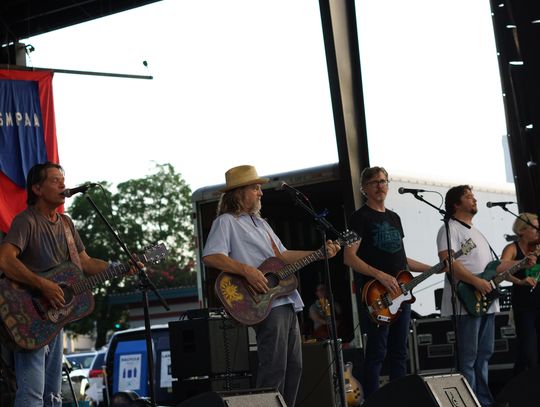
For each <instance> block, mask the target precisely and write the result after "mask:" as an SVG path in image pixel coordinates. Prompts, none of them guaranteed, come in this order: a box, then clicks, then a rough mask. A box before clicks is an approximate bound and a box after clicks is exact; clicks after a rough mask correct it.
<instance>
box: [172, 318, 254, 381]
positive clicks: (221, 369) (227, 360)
mask: <svg viewBox="0 0 540 407" xmlns="http://www.w3.org/2000/svg"><path fill="white" fill-rule="evenodd" d="M169 336H170V346H171V374H172V376H173V377H176V378H178V379H181V378H186V377H195V376H215V375H222V374H231V373H242V372H247V371H249V358H248V352H249V349H248V347H249V344H248V334H247V327H245V326H240V325H238V324H237V323H235V322H234V321H232V320H230V319H228V318H226V317H222V318H209V319H207V318H199V319H188V320H182V321H174V322H169Z"/></svg>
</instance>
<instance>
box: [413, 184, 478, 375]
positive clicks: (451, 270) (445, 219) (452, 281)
mask: <svg viewBox="0 0 540 407" xmlns="http://www.w3.org/2000/svg"><path fill="white" fill-rule="evenodd" d="M412 194H413V196H414V197H415V198H416V199H418V200H419V201H422V202H424V203H425V204H427V205H429V206H431V207H432V208H434V209H435V210H436V211H437V212H439V213H440V214H441V215H442V217H443V219H442V221H443V222H444V229H445V232H446V251H447V253H448V257H447V262H448V272H449V273H450V278H449V280H450V292H451V302H452V314H453V315H454V317H453V318H452V325H453V328H454V346H455V348H456V357H455V361H454V362H455V365H456V371H459V370H460V366H459V339H458V338H459V335H458V332H459V331H458V324H457V314H456V311H457V306H456V304H457V297H456V292H457V291H456V280H455V278H454V259H453V257H452V243H451V240H450V228H449V227H448V223H449V221H450V219H453V220H455V221H456V222H459V223H460V224H461V225H463V226H464V227H466V228H467V229H470V228H471V226H470V225H467V224H466V223H465V222H462V221H460V220H459V219H456V218H455V217H454V216H452V215H448V213H447V212H446V211H445V210H444V209H441V208H438V207H436V206H435V205H433V204H432V203H431V202H428V201H426V200H425V199H424V197H423V196H422V195H419V193H418V192H413V193H412ZM446 277H447V278H448V275H447V276H446Z"/></svg>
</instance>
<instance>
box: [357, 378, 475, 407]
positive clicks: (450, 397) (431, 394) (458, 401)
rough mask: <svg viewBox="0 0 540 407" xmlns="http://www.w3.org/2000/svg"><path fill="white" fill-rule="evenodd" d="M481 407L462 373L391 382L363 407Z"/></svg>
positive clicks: (374, 394) (369, 398)
mask: <svg viewBox="0 0 540 407" xmlns="http://www.w3.org/2000/svg"><path fill="white" fill-rule="evenodd" d="M391 405H399V406H414V407H455V406H463V407H480V403H479V402H478V400H477V399H476V396H475V395H474V393H473V392H472V390H471V388H470V386H469V384H468V383H467V380H465V378H464V377H463V376H462V375H460V374H452V375H438V376H425V377H422V376H419V375H409V376H405V377H402V378H400V379H397V380H394V381H391V382H389V383H388V384H387V385H385V386H383V387H381V388H380V389H379V390H378V391H376V392H375V393H373V394H372V395H371V396H370V397H368V398H367V400H366V402H365V404H364V407H380V406H391Z"/></svg>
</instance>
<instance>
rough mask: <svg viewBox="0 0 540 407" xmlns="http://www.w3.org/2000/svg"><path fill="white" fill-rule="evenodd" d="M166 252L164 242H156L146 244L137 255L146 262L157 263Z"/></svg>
mask: <svg viewBox="0 0 540 407" xmlns="http://www.w3.org/2000/svg"><path fill="white" fill-rule="evenodd" d="M168 253H169V250H167V247H166V246H165V243H158V244H155V245H153V246H147V247H146V248H145V249H144V252H143V253H142V254H141V255H140V256H139V259H140V261H142V262H143V263H146V264H148V263H150V264H158V263H159V262H161V260H163V259H164V258H165V257H166V256H167V254H168Z"/></svg>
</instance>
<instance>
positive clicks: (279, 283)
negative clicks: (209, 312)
mask: <svg viewBox="0 0 540 407" xmlns="http://www.w3.org/2000/svg"><path fill="white" fill-rule="evenodd" d="M356 241H358V235H357V234H356V233H355V232H353V231H346V232H344V233H342V234H341V235H340V237H339V238H338V239H337V240H336V243H338V244H339V245H340V246H345V245H351V244H353V243H354V242H356ZM324 257H325V254H324V248H321V249H319V250H316V251H314V252H312V253H310V254H309V255H307V256H306V257H303V258H301V259H300V260H298V261H296V262H294V263H292V264H285V263H284V262H283V261H282V260H281V259H279V258H277V257H269V258H268V259H266V260H265V261H263V262H262V263H261V265H260V266H259V267H258V269H259V270H261V271H262V272H263V273H264V276H265V277H266V279H267V280H268V283H267V285H268V288H269V290H268V292H266V293H260V292H258V291H256V290H255V289H254V288H253V287H251V285H250V284H249V283H248V282H247V280H246V279H245V278H244V277H242V276H239V275H237V274H233V273H228V272H225V271H222V272H221V273H220V274H219V276H218V277H217V279H216V283H215V285H214V288H215V290H216V295H217V297H218V298H219V300H220V301H221V303H222V304H223V307H224V308H225V310H226V311H227V312H228V313H229V315H230V316H231V317H232V318H233V319H235V320H236V321H238V322H240V323H241V324H244V325H255V324H258V323H259V322H261V321H262V320H263V319H265V318H266V317H267V316H268V314H269V313H270V310H271V309H272V302H273V301H274V300H275V299H276V298H279V297H283V296H285V295H288V294H290V293H291V292H293V291H294V290H295V289H296V287H298V280H297V279H296V276H295V275H294V273H295V272H296V271H298V270H300V269H301V268H302V267H304V266H307V265H308V264H310V263H313V262H314V261H316V260H321V259H323V258H324Z"/></svg>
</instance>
